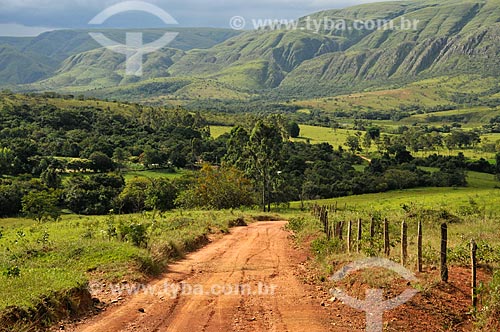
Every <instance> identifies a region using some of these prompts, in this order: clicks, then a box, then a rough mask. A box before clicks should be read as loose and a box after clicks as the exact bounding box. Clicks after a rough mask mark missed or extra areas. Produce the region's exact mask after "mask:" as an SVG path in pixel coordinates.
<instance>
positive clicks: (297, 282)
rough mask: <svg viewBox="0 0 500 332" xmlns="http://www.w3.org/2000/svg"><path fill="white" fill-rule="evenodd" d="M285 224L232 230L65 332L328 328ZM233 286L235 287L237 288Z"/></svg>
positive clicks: (325, 312)
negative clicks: (145, 286) (142, 286)
mask: <svg viewBox="0 0 500 332" xmlns="http://www.w3.org/2000/svg"><path fill="white" fill-rule="evenodd" d="M285 224H286V222H260V223H255V224H252V225H250V226H248V227H241V228H235V229H233V230H232V231H231V234H230V235H227V236H225V237H223V238H222V239H220V240H218V241H215V242H214V243H212V244H210V245H208V246H207V247H205V248H204V249H202V250H200V251H198V252H196V253H193V254H190V255H188V256H187V257H186V259H184V260H182V261H180V262H178V263H176V264H174V265H171V266H170V267H169V269H168V272H167V273H165V274H164V275H163V276H162V278H160V279H159V280H157V281H155V282H153V283H151V284H149V285H148V288H147V289H148V291H146V292H144V291H140V292H138V293H137V294H134V295H132V296H129V297H127V298H126V300H125V301H124V302H123V303H122V304H121V305H116V306H114V307H110V308H108V309H107V311H105V312H103V313H102V314H100V315H98V316H95V317H93V318H91V319H90V320H87V321H86V322H84V323H83V324H82V325H79V326H76V327H74V328H69V327H66V330H67V331H68V330H71V331H76V332H100V331H102V332H111V331H112V332H118V331H158V332H166V331H168V332H195V331H196V332H202V331H206V332H210V331H225V332H229V331H249V332H250V331H251V332H255V331H276V332H281V331H290V332H297V331H299V332H300V331H308V332H316V331H318V332H319V331H321V332H324V331H328V330H331V327H332V325H331V320H330V318H329V316H330V315H329V313H328V310H327V308H325V307H322V306H321V302H320V301H318V300H317V299H316V297H315V296H312V295H311V294H312V293H313V292H314V289H313V287H312V286H308V285H305V284H304V282H303V281H302V280H301V273H302V272H301V270H300V269H299V264H300V262H301V260H302V261H303V258H304V257H303V256H302V257H301V256H300V253H299V252H297V251H296V250H294V249H291V248H292V242H291V240H290V239H289V233H288V232H286V231H285V230H284V229H283V226H284V225H285ZM304 273H305V272H304ZM180 283H184V284H185V286H184V288H183V289H184V293H186V294H177V295H176V294H175V291H174V289H175V288H173V287H174V286H173V285H177V286H178V285H179V284H180ZM169 285H170V286H169ZM238 285H242V288H241V289H240V291H238ZM259 285H260V286H259ZM177 290H179V289H177ZM273 291H274V294H272V293H273ZM180 292H182V291H180ZM224 292H225V293H229V294H222V293H224ZM248 292H251V293H250V294H249V293H248ZM188 293H191V294H188Z"/></svg>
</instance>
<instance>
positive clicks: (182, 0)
mask: <svg viewBox="0 0 500 332" xmlns="http://www.w3.org/2000/svg"><path fill="white" fill-rule="evenodd" d="M118 2H121V0H0V8H2V11H1V12H0V24H2V23H3V24H6V23H17V24H20V25H24V26H54V27H61V28H87V27H88V24H87V23H88V22H89V21H90V20H91V19H92V18H93V17H94V16H95V15H96V14H98V13H99V12H100V11H102V10H104V9H105V8H107V7H109V6H111V5H113V4H116V3H118ZM147 2H150V3H153V4H155V5H158V6H159V7H161V8H163V9H164V10H166V11H167V12H169V13H170V14H172V16H174V17H175V18H176V19H177V21H179V23H180V24H181V25H182V26H198V27H199V26H217V27H227V26H228V22H229V19H230V18H231V17H232V16H235V15H241V16H246V17H248V18H286V19H292V18H298V17H300V16H304V15H307V14H310V13H313V12H316V11H320V10H324V9H332V8H342V7H347V6H350V5H356V4H360V3H367V2H374V0H309V1H304V0H252V1H248V0H212V1H207V0H148V1H147ZM139 17H140V19H128V20H127V19H124V18H122V19H120V18H118V19H116V20H113V22H111V24H115V26H116V27H128V26H134V27H154V26H159V22H158V21H155V20H154V19H151V18H146V17H145V16H144V15H143V16H139ZM130 22H134V23H135V24H130ZM141 25H142V26H141ZM23 29H24V28H20V29H19V30H20V31H22V30H23ZM5 31H9V30H5Z"/></svg>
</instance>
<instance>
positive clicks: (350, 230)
mask: <svg viewBox="0 0 500 332" xmlns="http://www.w3.org/2000/svg"><path fill="white" fill-rule="evenodd" d="M351 236H352V220H349V223H348V224H347V252H348V253H351V249H352V248H351Z"/></svg>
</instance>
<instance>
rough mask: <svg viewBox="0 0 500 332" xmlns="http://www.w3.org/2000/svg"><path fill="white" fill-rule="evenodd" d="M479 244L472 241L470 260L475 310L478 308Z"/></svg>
mask: <svg viewBox="0 0 500 332" xmlns="http://www.w3.org/2000/svg"><path fill="white" fill-rule="evenodd" d="M476 254H477V244H476V241H474V240H471V242H470V258H471V269H472V279H471V288H472V291H471V294H472V306H473V307H474V309H475V308H476V307H477V256H476Z"/></svg>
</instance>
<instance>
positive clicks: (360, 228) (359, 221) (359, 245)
mask: <svg viewBox="0 0 500 332" xmlns="http://www.w3.org/2000/svg"><path fill="white" fill-rule="evenodd" d="M362 227H363V222H362V221H361V218H359V219H358V242H357V248H356V249H357V252H361V237H362V235H363V228H362Z"/></svg>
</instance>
